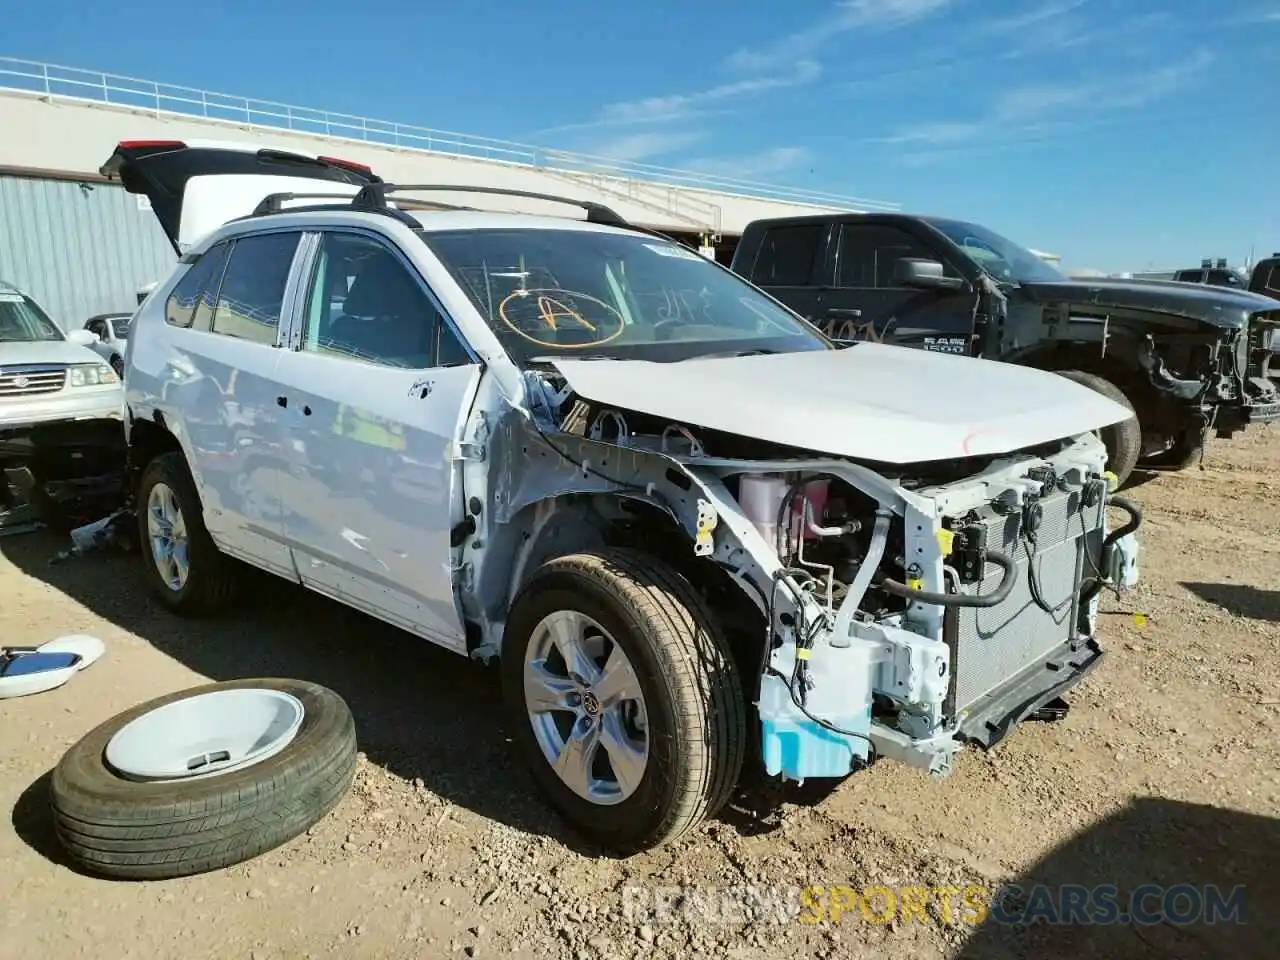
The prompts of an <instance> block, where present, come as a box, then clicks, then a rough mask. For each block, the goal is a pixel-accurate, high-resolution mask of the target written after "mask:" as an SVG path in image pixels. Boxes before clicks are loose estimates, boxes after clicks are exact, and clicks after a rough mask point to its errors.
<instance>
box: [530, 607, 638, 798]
mask: <svg viewBox="0 0 1280 960" xmlns="http://www.w3.org/2000/svg"><path fill="white" fill-rule="evenodd" d="M524 700H525V709H526V710H527V711H528V714H529V723H530V724H531V725H532V727H533V735H534V738H535V739H536V740H537V741H538V746H539V747H540V748H541V750H542V755H543V757H545V758H546V761H547V763H549V764H550V765H551V769H553V770H554V771H555V772H556V774H557V775H559V777H560V779H561V780H563V781H564V783H565V785H566V786H567V787H569V789H571V790H572V791H573V792H574V793H576V794H577V795H578V796H580V797H582V798H583V799H585V800H589V801H590V802H591V803H596V804H600V805H601V806H609V805H612V804H615V803H621V802H622V801H623V800H625V799H627V797H629V796H631V794H632V793H634V792H635V789H636V787H638V786H639V785H640V780H641V779H642V778H643V776H644V771H645V767H646V766H647V764H648V761H649V734H648V717H647V715H646V713H645V704H644V695H643V694H642V693H641V691H640V679H639V677H637V676H636V671H635V668H634V667H633V666H632V665H631V661H630V660H629V659H627V655H626V653H624V652H623V650H622V647H621V646H620V645H619V644H618V642H617V641H616V640H614V639H613V637H611V636H610V635H609V634H608V632H607V631H605V629H604V628H603V627H601V626H600V624H598V623H596V622H595V621H594V620H592V619H591V618H590V617H588V616H586V615H585V614H582V613H578V612H577V611H575V610H557V611H556V612H555V613H552V614H548V615H547V616H546V617H544V618H543V619H542V621H541V622H540V623H539V624H538V626H537V627H536V628H535V629H534V631H533V636H532V637H530V639H529V645H528V648H527V649H526V651H525V660H524ZM602 748H603V749H602Z"/></svg>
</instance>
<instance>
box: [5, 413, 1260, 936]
mask: <svg viewBox="0 0 1280 960" xmlns="http://www.w3.org/2000/svg"><path fill="white" fill-rule="evenodd" d="M1204 467H1205V468H1204V470H1203V471H1201V470H1198V469H1196V468H1194V467H1193V468H1192V469H1190V470H1188V471H1186V472H1183V473H1180V474H1174V475H1164V476H1159V477H1155V478H1152V479H1149V481H1148V482H1145V483H1142V484H1141V485H1139V486H1137V487H1135V488H1134V489H1132V490H1131V491H1130V494H1131V495H1132V496H1133V497H1135V498H1136V499H1138V500H1139V502H1140V503H1141V504H1142V505H1143V507H1144V509H1145V512H1146V522H1145V528H1144V531H1143V535H1144V536H1143V552H1142V555H1141V565H1142V576H1143V584H1142V586H1141V587H1139V588H1137V589H1135V590H1134V591H1131V592H1130V593H1128V594H1126V595H1125V596H1124V597H1123V599H1120V600H1117V599H1116V598H1114V597H1108V598H1107V599H1106V600H1105V601H1104V611H1105V615H1104V617H1103V619H1102V624H1101V630H1102V635H1103V639H1104V642H1105V643H1106V644H1107V648H1108V650H1109V652H1110V656H1109V657H1108V658H1107V660H1106V661H1105V662H1104V663H1103V664H1102V665H1101V666H1100V667H1099V669H1098V670H1097V671H1096V672H1095V674H1094V675H1093V676H1092V677H1090V678H1089V679H1088V680H1087V681H1086V682H1085V683H1084V684H1083V685H1082V686H1081V687H1080V688H1078V689H1077V690H1076V691H1074V692H1073V693H1072V695H1071V696H1070V700H1071V704H1072V709H1071V711H1070V713H1069V714H1068V716H1067V717H1066V718H1065V719H1064V720H1062V721H1061V722H1059V723H1028V724H1026V725H1024V726H1023V727H1022V728H1021V729H1020V730H1019V731H1018V732H1017V733H1016V734H1015V735H1014V736H1013V737H1012V738H1011V739H1010V740H1009V741H1007V742H1006V743H1005V744H1003V745H1002V746H1001V747H1000V748H999V749H998V750H997V751H995V752H994V753H992V754H990V755H983V754H981V753H979V752H966V753H964V754H962V755H961V757H960V758H959V761H958V763H957V767H956V770H955V772H954V773H953V774H952V776H951V777H950V778H948V779H945V780H931V779H929V778H927V777H925V776H923V775H921V774H919V773H917V772H914V771H911V770H908V769H906V768H904V767H901V766H898V765H894V764H892V763H882V764H879V765H877V766H876V767H875V768H873V769H872V770H870V771H867V772H865V773H862V774H859V775H857V776H855V777H853V778H851V779H850V780H848V781H846V782H845V783H843V784H841V785H840V786H839V787H838V788H837V789H836V790H834V792H831V793H830V794H829V795H827V796H820V797H810V796H805V795H803V794H794V793H793V794H784V795H782V796H781V798H780V797H779V796H778V795H777V794H776V793H770V792H769V791H766V790H763V789H760V788H753V789H751V790H748V791H746V792H745V793H744V795H743V797H742V798H741V799H740V801H739V802H738V803H737V804H736V805H735V807H734V809H732V810H730V811H727V812H726V813H725V814H724V815H723V816H722V817H721V818H720V819H719V820H717V821H715V822H712V823H710V824H707V825H705V826H704V827H703V828H702V829H701V830H699V831H698V832H697V833H696V834H695V835H694V836H693V837H691V838H688V839H687V840H685V841H683V842H681V843H679V844H676V845H674V846H672V847H670V848H667V849H663V850H660V851H657V852H654V853H651V854H648V855H644V856H640V857H637V858H633V859H631V860H626V861H619V860H612V859H607V858H603V857H600V856H599V855H598V854H597V852H595V851H593V850H591V849H589V848H587V847H585V846H583V844H582V843H581V841H579V840H578V839H576V838H575V837H574V836H573V835H572V834H570V833H569V832H568V831H566V829H565V828H564V827H563V826H562V825H561V823H560V822H559V821H558V820H557V819H556V818H555V817H554V816H553V815H552V814H550V813H549V812H548V810H547V808H546V807H545V806H544V805H543V804H542V802H541V801H540V800H539V799H538V797H537V795H536V794H534V793H533V791H532V789H531V786H530V781H529V779H528V778H527V777H526V775H525V774H524V772H523V771H522V769H521V768H520V767H519V766H518V765H517V764H516V763H515V762H513V759H512V758H511V756H510V754H509V750H508V740H507V736H506V734H505V732H504V730H503V728H502V721H501V719H500V718H499V714H498V710H497V708H496V706H495V703H496V696H497V687H496V679H495V677H494V675H493V672H492V671H489V670H486V669H484V668H482V667H480V666H479V665H475V664H470V663H467V662H465V661H463V660H461V659H460V658H457V657H455V656H454V655H452V654H449V653H446V652H443V651H439V650H435V649H432V648H429V647H428V646H427V645H425V644H424V643H421V642H419V641H416V640H414V639H413V638H411V637H408V636H407V635H405V634H401V633H399V632H397V631H395V630H392V629H390V628H385V627H383V626H381V625H379V624H377V623H375V622H373V621H370V620H368V619H366V618H364V617H362V616H360V615H359V614H356V613H353V612H349V611H347V610H345V609H343V608H341V607H339V606H337V605H335V604H333V603H330V602H328V601H326V600H322V599H319V598H317V597H314V596H310V595H306V594H303V593H302V592H301V591H298V590H293V589H290V588H288V587H287V586H284V585H281V586H279V587H273V591H275V595H273V596H270V597H268V598H267V599H266V600H264V601H260V602H258V603H255V604H253V605H252V606H251V607H250V608H248V609H245V610H244V611H243V612H240V613H237V614H236V615H235V616H234V617H231V618H229V619H223V620H219V621H217V622H211V623H192V622H184V621H179V620H176V619H174V618H173V617H171V616H169V615H167V614H166V613H164V612H163V611H161V610H160V609H159V608H158V607H157V606H156V605H154V604H153V603H151V602H149V601H148V599H147V598H146V596H145V594H144V591H143V589H142V586H141V578H140V577H139V575H138V571H137V569H136V564H137V562H138V561H137V559H136V556H129V555H108V554H100V555H97V556H85V557H81V558H78V559H73V560H70V561H68V562H65V563H61V564H57V565H51V564H50V563H49V559H50V557H52V556H53V555H54V554H55V553H56V552H57V550H58V549H59V548H60V547H61V546H62V545H63V544H61V543H59V542H58V541H57V540H55V539H54V538H53V537H52V535H48V534H44V533H37V534H29V535H25V536H11V537H7V538H0V638H2V639H3V641H4V642H5V643H24V642H28V643H39V642H42V641H44V640H47V639H49V638H51V637H53V636H55V635H58V634H61V633H67V632H73V631H75V632H81V631H83V632H90V633H93V634H96V635H98V636H100V637H101V638H102V639H103V640H105V641H106V643H107V654H106V656H105V657H104V658H103V659H102V660H101V661H99V662H98V663H97V664H95V665H94V666H93V667H91V668H90V669H89V670H87V671H86V672H85V673H83V674H80V675H79V676H77V677H76V678H74V679H73V680H72V681H71V682H70V683H69V684H67V685H66V686H65V687H62V688H61V689H58V690H55V691H53V692H50V693H46V694H43V695H40V696H35V697H30V698H24V699H20V700H10V701H5V702H4V703H3V706H0V803H3V806H4V808H5V809H8V810H10V811H12V813H11V818H10V823H9V824H8V825H3V826H0V864H3V867H0V904H3V911H2V912H0V957H3V958H6V960H7V958H28V957H29V958H32V960H52V958H62V957H73V956H85V957H92V958H94V960H108V958H115V957H139V958H148V960H153V958H167V957H175V958H177V957H181V958H184V960H194V958H200V957H219V958H224V957H245V958H250V957H251V958H257V960H267V958H283V957H291V958H295V957H307V956H310V957H321V956H330V955H334V956H342V957H396V958H398V957H445V956H454V955H457V956H467V957H490V956H492V957H500V956H513V957H559V956H568V957H573V958H582V960H595V958H632V957H644V958H647V960H648V958H653V960H656V958H662V957H676V956H681V957H683V956H699V957H700V956H707V957H723V956H727V957H733V958H738V960H751V958H759V960H765V958H778V957H789V956H818V957H873V956H887V955H892V956H900V957H925V958H934V957H948V958H950V957H982V958H1005V957H1008V958H1014V957H1034V958H1037V960H1045V958H1048V960H1052V958H1057V957H1062V958H1067V957H1090V956H1096V957H1100V958H1126V957H1135V958H1152V960H1157V958H1171V957H1179V958H1200V957H1232V958H1246V957H1250V958H1251V957H1259V958H1261V957H1267V956H1277V955H1280V950H1278V949H1277V948H1278V947H1280V917H1278V915H1280V819H1277V817H1280V747H1278V746H1277V744H1278V743H1280V657H1278V656H1277V644H1278V642H1280V548H1278V547H1277V544H1278V543H1280V431H1274V430H1272V431H1271V432H1269V433H1268V432H1265V431H1259V432H1257V433H1250V434H1246V435H1244V436H1242V437H1238V438H1236V439H1234V440H1232V441H1217V442H1214V443H1213V444H1212V445H1211V446H1210V449H1209V455H1208V457H1207V460H1206V462H1205V465H1204ZM247 676H290V677H299V678H305V679H310V680H314V681H317V682H320V683H324V684H327V685H329V686H331V687H333V688H334V689H336V690H337V691H338V692H339V693H341V694H342V695H343V696H344V697H346V698H347V700H348V702H349V703H350V705H351V707H352V710H353V712H354V714H355V717H356V724H357V729H358V731H359V736H360V740H361V748H362V751H363V752H362V756H361V761H360V767H359V771H358V774H357V780H356V784H355V787H354V789H353V790H352V791H351V792H350V794H349V795H348V796H347V797H346V799H345V800H344V801H343V802H342V803H341V805H340V806H339V807H338V809H337V810H336V811H334V812H333V813H332V814H331V815H330V816H329V817H327V818H326V819H324V820H323V821H321V822H320V823H319V824H318V825H316V826H315V827H314V828H313V829H312V830H311V831H309V832H308V833H307V834H306V835H305V836H302V837H299V838H298V839H296V840H295V841H293V842H291V843H289V844H287V845H286V846H284V847H282V848H280V849H278V850H276V851H274V852H272V853H269V854H267V855H264V856H262V857H260V858H258V859H257V860H254V861H252V862H250V863H247V864H244V865H241V866H238V867H234V868H230V869H227V870H223V871H220V872H217V873H212V874H207V875H204V876H199V877H193V878H189V879H185V880H179V881H170V882H156V883H122V882H110V881H104V880H98V879H91V878H89V877H85V876H82V875H80V874H78V873H76V872H75V871H74V870H72V869H71V868H69V867H68V866H67V865H66V864H65V862H64V861H63V860H62V859H61V858H60V855H59V852H58V847H57V844H56V840H55V839H54V837H53V834H52V828H51V825H50V818H49V814H48V810H47V806H46V801H45V797H46V792H47V788H48V771H49V770H50V769H51V768H52V767H53V766H54V764H55V763H56V762H57V760H58V758H59V756H60V755H61V754H62V752H63V751H64V750H65V749H66V748H67V747H68V746H70V744H71V743H73V742H74V741H75V740H77V739H78V738H79V737H80V736H81V735H82V734H84V733H85V732H86V731H87V730H89V728H91V727H92V726H94V725H95V724H97V723H99V722H100V721H102V720H104V719H106V718H107V717H109V716H111V715H112V714H115V713H117V712H119V711H121V710H123V709H125V708H127V707H129V706H131V705H133V704H135V703H137V702H139V701H141V700H144V699H147V698H150V697H152V696H155V695H158V694H162V693H166V692H168V691H171V690H176V689H179V688H182V687H186V686H191V685H194V684H197V683H200V682H203V681H204V680H205V678H212V679H216V680H223V679H232V678H237V677H247ZM1008 881H1012V882H1015V883H1017V884H1019V885H1020V886H1021V887H1022V888H1023V891H1024V893H1025V892H1026V891H1028V890H1030V889H1031V888H1032V885H1033V884H1036V883H1043V884H1049V885H1059V884H1081V885H1085V886H1087V887H1092V886H1094V885H1097V884H1107V883H1111V884H1115V885H1116V886H1117V887H1118V888H1119V889H1120V890H1121V891H1127V890H1131V889H1133V888H1134V887H1135V886H1137V885H1138V884H1141V883H1144V882H1150V883H1155V884H1159V885H1162V886H1163V887H1170V886H1172V885H1175V884H1191V885H1193V886H1194V887H1195V888H1196V889H1199V890H1203V889H1204V887H1205V885H1209V884H1216V885H1218V886H1219V887H1220V888H1221V889H1223V890H1224V891H1230V890H1231V889H1232V888H1233V887H1236V886H1237V885H1243V886H1244V890H1245V892H1244V911H1243V914H1242V915H1241V919H1243V921H1244V922H1243V923H1236V922H1228V923H1220V924H1218V925H1215V926H1206V925H1192V926H1189V927H1182V926H1178V925H1177V924H1174V923H1170V922H1161V923H1156V924H1153V925H1145V926H1144V925H1141V924H1136V923H1119V924H1110V925H1088V926H1086V925H1074V926H1056V927H1055V926H1044V925H1039V926H1035V927H1032V928H1030V929H1023V928H1019V927H1017V926H1013V925H1009V924H1005V923H998V922H996V921H995V919H994V918H992V917H988V918H987V920H986V922H983V923H976V922H974V917H973V915H972V914H970V915H967V916H966V915H962V914H963V911H960V910H959V909H956V910H955V911H944V910H942V908H941V906H940V905H939V904H940V901H931V903H932V904H933V905H932V906H930V907H929V910H928V913H927V916H926V918H925V919H923V920H921V919H920V918H919V917H916V918H915V919H908V918H904V917H903V916H902V915H901V913H898V914H895V915H894V917H893V919H892V920H891V921H890V922H877V917H884V916H886V913H885V912H884V909H883V907H884V903H883V901H874V903H875V904H879V905H878V906H875V907H874V909H871V910H870V912H871V914H872V917H871V919H868V918H867V917H865V916H863V914H862V912H861V910H860V909H858V908H857V907H855V908H854V909H852V910H850V911H848V912H846V913H844V914H843V916H841V917H839V918H838V919H836V920H833V919H832V917H831V914H830V913H829V912H828V913H826V914H825V915H823V919H824V922H822V923H818V924H812V923H805V922H803V918H791V919H787V918H785V917H783V918H782V919H781V920H778V919H777V915H776V913H775V915H774V917H772V918H766V919H763V920H758V921H756V922H746V921H745V914H739V913H735V912H733V911H731V910H728V909H727V908H726V907H725V904H729V905H732V904H734V903H739V902H742V901H741V897H742V896H743V895H744V894H743V893H742V891H743V890H744V888H746V887H747V886H748V885H755V886H757V887H762V888H767V889H768V890H772V891H774V893H775V894H777V895H778V896H783V895H785V888H791V887H805V886H807V885H818V886H820V887H823V888H826V892H825V893H824V894H823V896H824V897H826V896H830V888H831V887H832V886H836V885H848V886H849V887H850V888H851V889H852V890H854V891H861V892H867V891H866V888H867V887H868V885H887V886H889V887H891V888H893V889H895V890H898V889H899V888H901V887H902V886H904V885H912V886H914V885H920V886H923V887H925V888H928V889H929V890H932V889H933V888H936V887H939V886H955V887H965V886H969V885H972V886H976V887H979V888H982V889H983V890H989V889H992V888H993V887H994V886H995V885H996V884H1000V883H1003V882H1008ZM689 886H692V887H693V888H694V889H693V890H692V891H686V893H687V894H688V896H687V897H686V899H685V900H684V901H683V906H680V902H676V906H674V907H671V908H670V909H668V910H666V911H665V912H663V911H660V910H659V911H657V912H654V911H649V912H646V911H647V910H648V908H652V907H654V904H655V903H657V904H658V905H659V906H660V905H661V903H671V902H673V901H672V900H671V897H672V895H673V891H670V890H667V891H666V892H664V891H663V889H662V888H672V887H675V888H683V887H689ZM846 894H847V891H846V892H845V894H840V896H841V897H844V896H845V895H846ZM663 898H666V899H665V900H664V899H663ZM717 898H718V899H717ZM819 902H820V903H825V902H827V901H826V900H820V901H819ZM840 902H852V901H847V900H841V901H840ZM868 903H872V901H868ZM717 905H718V907H719V910H720V912H719V913H715V912H713V911H714V908H715V907H716V906H717ZM655 909H656V908H655ZM948 913H949V914H950V922H948V920H947V915H948ZM809 916H813V913H812V912H810V913H809Z"/></svg>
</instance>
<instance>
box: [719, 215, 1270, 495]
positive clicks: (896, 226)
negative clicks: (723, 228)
mask: <svg viewBox="0 0 1280 960" xmlns="http://www.w3.org/2000/svg"><path fill="white" fill-rule="evenodd" d="M731 269H732V270H733V271H734V272H736V273H738V274H740V275H741V276H743V277H746V278H747V279H748V280H750V281H751V282H752V283H754V284H755V285H756V286H759V287H761V288H763V289H764V290H766V291H767V292H768V293H770V294H772V295H773V296H774V297H775V298H777V299H778V300H780V301H781V302H783V303H785V304H786V305H787V306H789V307H791V309H792V310H794V311H796V312H797V313H799V314H800V315H801V316H803V317H806V318H808V319H809V321H810V322H812V323H814V324H815V325H817V326H818V327H819V328H820V329H822V330H823V331H824V332H825V333H827V335H828V336H831V337H833V338H835V339H837V340H850V341H858V340H874V341H877V342H882V343H895V344H900V345H903V346H909V347H917V348H921V349H925V350H937V351H942V352H946V353H960V354H969V355H974V356H981V357H987V358H989V359H991V360H999V361H1005V362H1009V363H1020V364H1025V365H1027V366H1033V367H1038V368H1041V369H1045V370H1053V371H1056V372H1058V373H1061V374H1062V375H1064V376H1067V377H1070V378H1072V379H1074V380H1077V381H1078V382H1081V383H1084V384H1087V385H1088V386H1090V387H1092V388H1093V389H1095V390H1097V391H1099V392H1100V393H1103V394H1106V395H1107V396H1110V397H1112V398H1113V399H1116V400H1119V401H1120V402H1123V403H1126V404H1128V406H1130V407H1131V408H1132V409H1133V411H1134V418H1133V419H1132V420H1127V421H1125V422H1124V423H1121V424H1117V425H1116V426H1115V427H1110V428H1107V429H1106V430H1104V431H1102V439H1103V441H1104V442H1105V443H1106V446H1107V450H1108V453H1109V457H1110V469H1111V471H1112V472H1113V473H1115V474H1116V476H1117V477H1118V478H1119V481H1120V482H1121V483H1123V482H1124V481H1125V479H1126V478H1127V477H1128V476H1129V474H1130V473H1131V472H1132V471H1133V469H1134V468H1135V467H1138V468H1141V469H1182V468H1184V467H1186V466H1188V465H1190V464H1191V463H1193V462H1195V460H1196V459H1197V458H1198V457H1199V456H1200V454H1201V451H1202V450H1203V447H1204V443H1205V440H1206V438H1207V437H1208V436H1209V435H1210V434H1211V433H1216V434H1217V435H1218V436H1220V437H1229V436H1231V435H1232V434H1234V433H1236V432H1238V431H1240V430H1242V429H1244V428H1245V427H1246V426H1248V425H1249V424H1252V423H1269V422H1275V421H1280V362H1278V361H1277V360H1276V359H1275V355H1276V353H1278V352H1280V302H1278V301H1276V300H1273V299H1271V298H1269V297H1265V296H1262V295H1260V294H1256V293H1250V292H1248V291H1244V290H1233V289H1229V288H1226V287H1213V286H1206V285H1199V284H1189V283H1178V282H1175V281H1171V280H1170V281H1159V280H1111V279H1094V278H1089V279H1074V278H1069V277H1067V276H1065V275H1064V274H1063V273H1062V272H1060V271H1059V270H1058V269H1057V268H1055V267H1053V266H1051V265H1050V264H1049V263H1047V262H1045V261H1044V260H1043V259H1042V258H1040V257H1038V256H1037V255H1036V254H1034V253H1032V252H1031V251H1030V250H1027V249H1026V248H1024V247H1021V246H1019V245H1018V244H1016V243H1013V242H1012V241H1010V240H1007V239H1005V238H1004V237H1002V236H1000V235H999V234H997V233H994V232H993V231H991V230H989V229H987V228H986V227H983V226H980V225H978V224H974V223H966V222H963V221H960V220H951V219H944V218H941V217H923V216H912V215H908V214H879V213H876V214H857V213H851V214H822V215H816V216H806V217H789V218H779V219H770V220H757V221H754V222H752V223H750V224H748V225H747V228H746V230H745V231H743V236H742V239H741V241H740V242H739V243H738V246H737V249H736V250H735V252H734V257H733V262H732V265H731ZM920 389H922V390H928V389H930V387H929V384H921V385H920ZM940 402H945V398H940Z"/></svg>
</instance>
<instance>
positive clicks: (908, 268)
mask: <svg viewBox="0 0 1280 960" xmlns="http://www.w3.org/2000/svg"><path fill="white" fill-rule="evenodd" d="M893 278H894V280H896V281H897V282H898V283H899V284H900V285H901V286H904V287H918V288H920V289H921V290H963V289H964V286H965V282H964V280H962V279H961V278H960V277H948V276H946V275H945V273H944V272H943V268H942V264H941V263H940V262H939V261H937V260H922V259H918V258H916V257H902V258H901V259H899V260H896V261H895V262H894V264H893Z"/></svg>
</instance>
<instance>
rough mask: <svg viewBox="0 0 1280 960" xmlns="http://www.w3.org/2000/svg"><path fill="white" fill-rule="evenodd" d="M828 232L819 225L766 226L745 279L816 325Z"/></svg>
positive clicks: (823, 224)
mask: <svg viewBox="0 0 1280 960" xmlns="http://www.w3.org/2000/svg"><path fill="white" fill-rule="evenodd" d="M830 230H831V227H830V225H829V224H827V223H822V222H813V223H781V224H776V225H774V226H770V227H767V228H766V229H765V231H764V235H763V236H762V237H761V238H760V246H759V248H758V249H757V250H756V257H755V262H754V263H752V264H751V265H750V270H749V271H748V272H747V279H748V280H750V281H751V282H752V283H753V284H755V285H756V286H757V287H760V288H761V289H762V290H765V291H766V292H768V293H769V295H770V296H773V297H776V298H777V299H778V300H779V301H781V302H782V303H785V304H786V305H787V306H788V307H790V308H791V309H792V310H794V311H795V312H796V313H798V314H800V316H802V317H804V318H805V319H806V320H808V321H810V322H811V323H815V324H817V323H819V321H820V320H821V313H822V303H821V295H820V289H819V287H820V284H821V283H822V280H821V272H822V269H823V264H824V262H825V261H826V251H827V237H828V234H829V233H830Z"/></svg>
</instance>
